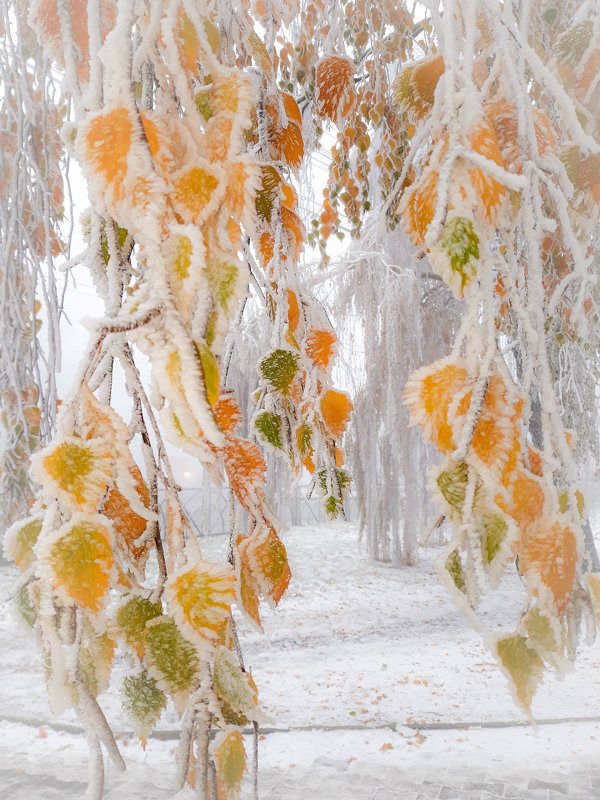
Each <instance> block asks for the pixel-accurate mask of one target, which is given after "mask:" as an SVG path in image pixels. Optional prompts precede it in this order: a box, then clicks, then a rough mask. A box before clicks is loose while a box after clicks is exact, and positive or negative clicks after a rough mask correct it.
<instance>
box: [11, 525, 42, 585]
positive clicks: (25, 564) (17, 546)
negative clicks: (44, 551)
mask: <svg viewBox="0 0 600 800" xmlns="http://www.w3.org/2000/svg"><path fill="white" fill-rule="evenodd" d="M43 521H44V520H43V517H42V516H33V517H27V518H26V519H21V520H19V521H18V522H15V523H14V525H12V526H11V527H10V528H9V529H8V530H7V531H6V534H5V536H4V556H5V558H9V559H11V560H12V561H14V562H15V563H16V565H17V566H18V567H19V569H20V570H21V572H25V571H26V570H27V569H29V567H30V566H31V565H32V564H33V562H34V561H35V554H34V552H33V548H34V547H35V543H36V542H37V540H38V536H39V535H40V531H41V530H42V523H43Z"/></svg>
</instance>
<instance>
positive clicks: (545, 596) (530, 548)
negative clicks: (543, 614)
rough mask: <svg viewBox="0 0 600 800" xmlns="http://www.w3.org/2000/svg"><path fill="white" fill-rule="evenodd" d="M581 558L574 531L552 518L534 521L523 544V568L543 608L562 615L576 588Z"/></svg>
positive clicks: (520, 550) (524, 535)
mask: <svg viewBox="0 0 600 800" xmlns="http://www.w3.org/2000/svg"><path fill="white" fill-rule="evenodd" d="M578 560H579V555H578V543H577V537H576V535H575V533H574V531H573V530H572V529H571V528H570V527H569V526H568V525H564V524H562V522H561V521H560V520H557V519H553V518H552V517H541V518H540V519H536V520H535V521H534V522H532V523H531V524H530V525H529V526H528V527H527V529H526V530H525V532H524V534H523V535H522V537H521V542H520V544H519V568H520V569H521V570H522V572H523V573H524V575H525V578H526V580H527V586H528V588H529V590H530V591H531V592H532V593H533V594H534V595H536V596H537V597H538V601H539V603H540V607H541V608H543V609H544V610H548V612H549V613H554V614H557V615H558V616H560V615H562V614H563V613H564V612H565V611H566V608H567V605H568V603H569V600H570V599H571V595H572V593H573V590H574V588H575V579H576V574H577V563H578Z"/></svg>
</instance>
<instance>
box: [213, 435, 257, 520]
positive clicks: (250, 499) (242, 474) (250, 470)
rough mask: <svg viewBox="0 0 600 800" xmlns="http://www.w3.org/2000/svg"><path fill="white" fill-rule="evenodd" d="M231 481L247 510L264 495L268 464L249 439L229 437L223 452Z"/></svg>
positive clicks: (226, 469) (251, 508) (250, 509)
mask: <svg viewBox="0 0 600 800" xmlns="http://www.w3.org/2000/svg"><path fill="white" fill-rule="evenodd" d="M223 463H224V465H225V471H226V473H227V477H228V478H229V483H230V484H231V487H232V488H233V491H234V492H235V494H236V497H237V498H238V500H239V501H240V503H241V504H242V505H243V506H244V508H245V509H246V511H252V510H253V508H254V507H255V506H256V504H259V505H260V500H261V499H262V498H263V497H264V486H265V480H266V478H265V473H266V471H267V465H266V464H265V460H264V458H263V455H262V453H261V452H260V449H259V448H258V447H257V446H256V445H255V444H254V443H253V442H249V441H248V440H247V439H237V438H231V439H228V441H227V443H226V445H225V452H224V454H223Z"/></svg>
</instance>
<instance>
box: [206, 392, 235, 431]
mask: <svg viewBox="0 0 600 800" xmlns="http://www.w3.org/2000/svg"><path fill="white" fill-rule="evenodd" d="M213 414H214V415H215V419H216V420H217V422H218V423H219V427H220V428H221V430H222V431H227V433H233V431H234V430H235V429H236V428H237V426H238V425H240V424H241V422H242V414H241V411H240V407H239V406H238V404H237V402H236V400H235V398H234V397H232V396H231V395H227V394H223V395H221V396H220V397H219V399H218V400H217V402H216V403H215V404H214V406H213Z"/></svg>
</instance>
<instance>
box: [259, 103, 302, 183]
mask: <svg viewBox="0 0 600 800" xmlns="http://www.w3.org/2000/svg"><path fill="white" fill-rule="evenodd" d="M280 102H281V103H282V105H283V111H284V114H285V120H284V119H282V115H281V113H280V112H281V108H280V105H279V103H280ZM265 111H266V112H267V114H268V115H269V119H270V124H269V139H270V142H271V155H272V157H273V159H274V160H275V161H277V160H282V161H284V162H285V163H286V164H287V165H288V166H290V167H292V168H293V169H298V167H299V166H300V164H301V163H302V159H303V158H304V140H303V138H302V116H301V114H300V109H299V108H298V104H297V103H296V101H295V100H294V98H293V97H292V96H291V95H289V94H286V93H285V92H282V93H280V94H279V95H278V96H272V97H269V98H268V99H267V101H266V102H265Z"/></svg>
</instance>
